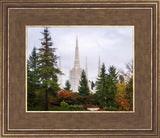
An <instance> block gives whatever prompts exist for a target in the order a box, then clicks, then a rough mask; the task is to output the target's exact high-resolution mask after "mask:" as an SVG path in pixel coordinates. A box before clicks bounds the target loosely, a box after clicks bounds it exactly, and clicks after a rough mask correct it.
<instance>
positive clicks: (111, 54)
mask: <svg viewBox="0 0 160 138" xmlns="http://www.w3.org/2000/svg"><path fill="white" fill-rule="evenodd" d="M26 34H27V36H26V38H27V40H26V41H27V42H26V43H27V46H26V47H27V56H26V58H27V59H26V60H27V73H26V74H27V94H26V104H27V105H26V107H27V109H26V110H27V111H53V112H54V111H87V112H88V111H89V112H95V111H96V112H105V111H117V112H119V111H134V104H133V103H134V91H133V82H134V81H133V78H134V76H133V74H134V73H133V71H134V70H133V66H134V65H133V63H134V62H133V61H134V55H133V53H134V27H133V26H70V27H65V26H39V27H38V26H27V27H26Z"/></svg>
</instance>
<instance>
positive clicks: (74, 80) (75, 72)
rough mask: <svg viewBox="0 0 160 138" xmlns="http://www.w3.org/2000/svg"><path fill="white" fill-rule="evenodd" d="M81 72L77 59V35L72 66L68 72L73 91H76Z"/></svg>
mask: <svg viewBox="0 0 160 138" xmlns="http://www.w3.org/2000/svg"><path fill="white" fill-rule="evenodd" d="M81 73H82V69H81V67H80V61H79V47H78V37H76V48H75V58H74V67H73V68H72V69H71V70H70V72H69V82H70V84H71V89H72V90H73V92H78V87H79V81H80V78H81Z"/></svg>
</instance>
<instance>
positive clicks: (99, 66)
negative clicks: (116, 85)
mask: <svg viewBox="0 0 160 138" xmlns="http://www.w3.org/2000/svg"><path fill="white" fill-rule="evenodd" d="M100 73H101V60H100V57H99V61H98V76H99V75H100Z"/></svg>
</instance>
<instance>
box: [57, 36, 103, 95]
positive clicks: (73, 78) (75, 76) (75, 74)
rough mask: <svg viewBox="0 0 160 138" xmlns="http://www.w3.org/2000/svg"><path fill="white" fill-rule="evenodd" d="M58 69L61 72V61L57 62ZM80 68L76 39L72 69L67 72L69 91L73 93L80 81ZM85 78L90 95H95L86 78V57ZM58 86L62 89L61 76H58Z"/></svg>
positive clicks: (76, 90)
mask: <svg viewBox="0 0 160 138" xmlns="http://www.w3.org/2000/svg"><path fill="white" fill-rule="evenodd" d="M100 66H101V65H100V58H99V64H98V75H100ZM59 69H60V71H61V61H59ZM81 73H82V68H81V67H80V60H79V46H78V37H76V48H75V58H74V67H73V68H72V69H71V70H70V71H69V82H70V84H71V89H72V91H73V92H78V87H79V81H80V79H81ZM85 73H86V78H87V80H88V86H89V89H90V93H95V89H93V90H92V89H91V81H89V78H88V66H87V57H86V68H85ZM58 84H59V86H60V88H63V84H62V76H61V74H60V75H59V76H58Z"/></svg>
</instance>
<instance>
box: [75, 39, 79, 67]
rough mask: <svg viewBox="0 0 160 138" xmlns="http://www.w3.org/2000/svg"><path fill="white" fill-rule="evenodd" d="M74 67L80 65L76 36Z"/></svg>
mask: <svg viewBox="0 0 160 138" xmlns="http://www.w3.org/2000/svg"><path fill="white" fill-rule="evenodd" d="M74 67H78V68H79V67H80V62H79V47H78V37H76V49H75V59H74Z"/></svg>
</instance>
